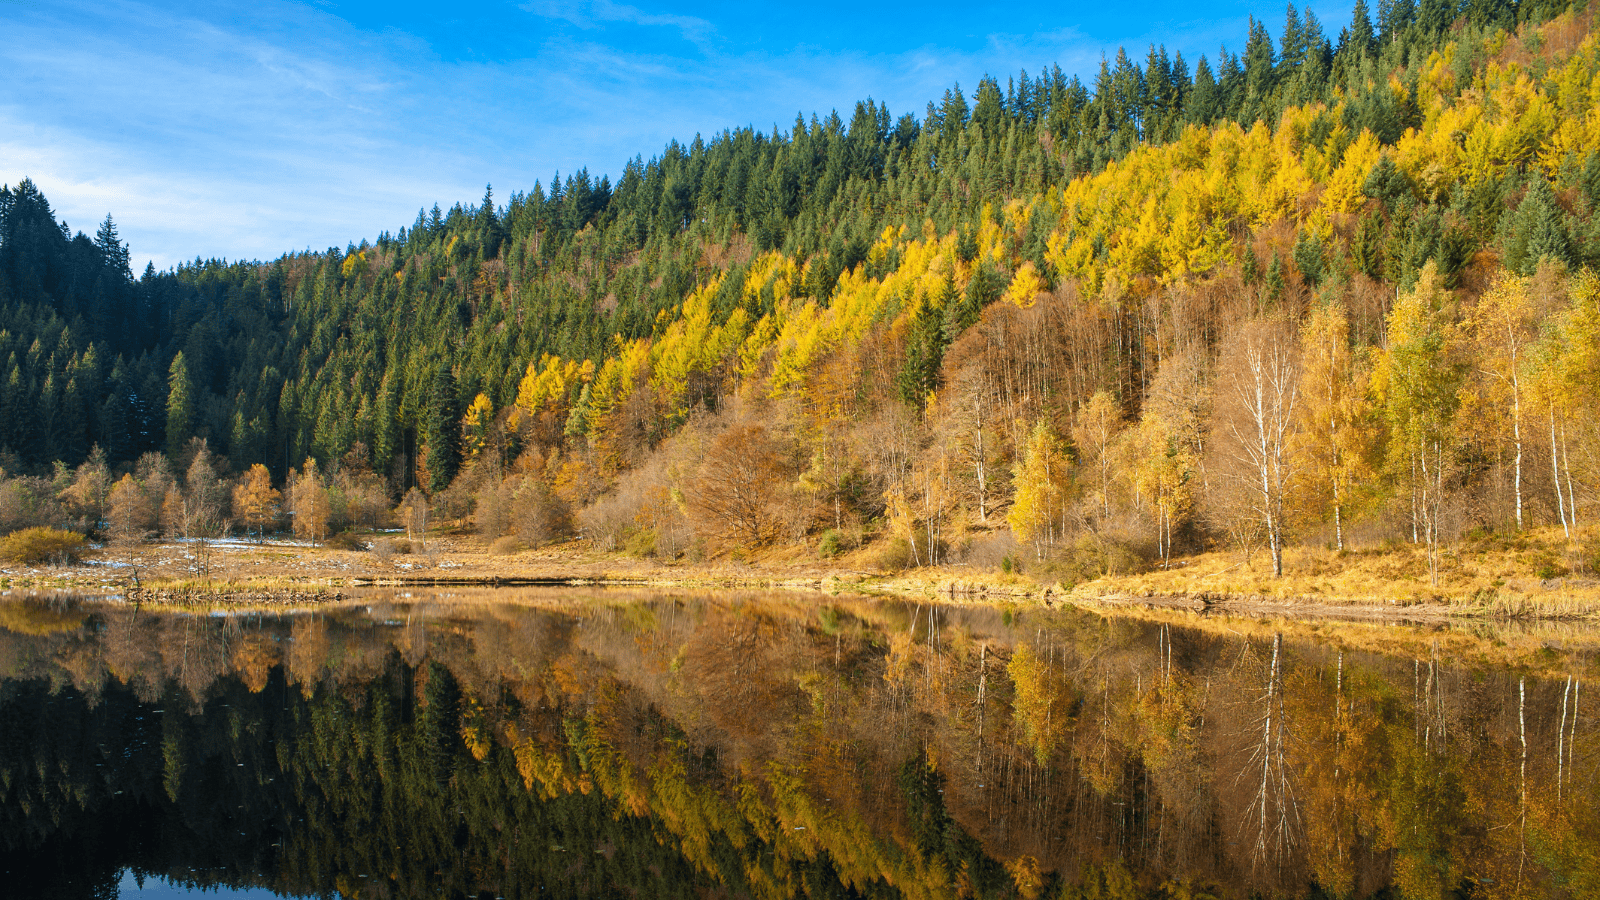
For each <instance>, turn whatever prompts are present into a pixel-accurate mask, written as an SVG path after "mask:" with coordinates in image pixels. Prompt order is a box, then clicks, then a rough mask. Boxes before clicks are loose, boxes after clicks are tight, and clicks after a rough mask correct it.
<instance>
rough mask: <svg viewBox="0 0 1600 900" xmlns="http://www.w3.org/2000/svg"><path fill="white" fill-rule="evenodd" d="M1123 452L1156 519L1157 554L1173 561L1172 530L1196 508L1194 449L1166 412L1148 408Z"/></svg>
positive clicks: (1135, 486) (1137, 492) (1139, 492)
mask: <svg viewBox="0 0 1600 900" xmlns="http://www.w3.org/2000/svg"><path fill="white" fill-rule="evenodd" d="M1124 452H1126V453H1127V454H1128V455H1127V457H1126V459H1127V462H1126V469H1125V471H1126V472H1127V473H1128V477H1129V480H1130V481H1131V482H1132V487H1133V490H1134V492H1135V495H1136V496H1137V497H1138V498H1139V499H1140V500H1141V501H1142V502H1143V503H1144V504H1146V505H1147V506H1148V507H1149V509H1150V511H1151V513H1152V515H1153V517H1154V519H1155V532H1156V551H1157V554H1158V555H1159V556H1160V558H1161V562H1162V564H1163V565H1170V564H1171V562H1172V533H1173V531H1174V530H1176V529H1177V528H1179V527H1180V526H1182V525H1183V524H1184V523H1185V522H1186V521H1187V520H1188V517H1189V513H1190V512H1191V511H1192V510H1193V508H1194V500H1195V496H1194V482H1193V479H1194V474H1195V466H1196V461H1195V457H1194V453H1193V452H1192V451H1191V450H1190V449H1189V447H1188V444H1187V443H1186V442H1185V441H1183V440H1181V439H1180V437H1179V434H1178V432H1177V430H1176V429H1174V428H1173V426H1172V424H1171V423H1170V422H1169V421H1168V420H1167V419H1166V418H1165V417H1164V416H1162V415H1161V414H1160V413H1158V412H1155V411H1154V410H1148V409H1147V410H1145V413H1144V415H1143V416H1142V417H1141V418H1140V420H1139V425H1138V427H1137V428H1136V429H1134V430H1133V432H1132V433H1131V434H1129V435H1127V436H1126V443H1125V444H1124Z"/></svg>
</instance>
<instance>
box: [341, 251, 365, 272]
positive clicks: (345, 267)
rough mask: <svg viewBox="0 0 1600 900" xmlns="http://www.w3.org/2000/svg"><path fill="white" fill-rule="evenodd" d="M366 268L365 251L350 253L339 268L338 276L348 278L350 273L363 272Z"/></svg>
mask: <svg viewBox="0 0 1600 900" xmlns="http://www.w3.org/2000/svg"><path fill="white" fill-rule="evenodd" d="M366 267H367V253H366V251H365V250H362V251H358V252H356V253H352V254H350V255H349V256H346V257H345V258H344V263H343V264H341V265H340V266H339V274H340V275H343V276H344V277H345V278H349V277H350V275H351V273H354V272H357V271H365V270H366Z"/></svg>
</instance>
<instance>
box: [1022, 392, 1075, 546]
mask: <svg viewBox="0 0 1600 900" xmlns="http://www.w3.org/2000/svg"><path fill="white" fill-rule="evenodd" d="M1070 479H1071V462H1070V460H1069V458H1068V456H1067V451H1066V448H1065V447H1063V446H1062V444H1061V440H1060V438H1058V437H1057V436H1056V434H1055V431H1054V430H1053V429H1051V427H1050V425H1049V423H1047V422H1045V421H1043V420H1040V421H1039V422H1038V423H1036V424H1035V425H1034V427H1033V434H1032V435H1031V436H1030V437H1029V439H1028V446H1027V449H1026V450H1025V451H1024V453H1023V457H1022V459H1021V461H1020V462H1019V464H1018V465H1017V467H1016V472H1015V476H1014V484H1015V486H1016V497H1015V500H1014V501H1013V502H1012V504H1011V511H1010V512H1009V513H1008V514H1007V515H1006V523H1007V524H1009V525H1010V526H1011V532H1012V534H1014V535H1016V538H1017V541H1018V542H1019V543H1030V542H1031V543H1032V544H1034V546H1035V549H1036V551H1039V549H1040V548H1042V547H1044V546H1049V545H1052V544H1054V543H1055V539H1056V537H1058V536H1059V534H1060V533H1061V532H1063V531H1064V529H1065V519H1066V502H1067V491H1068V488H1069V486H1070V484H1071V480H1070ZM1038 555H1042V552H1041V553H1039V554H1038Z"/></svg>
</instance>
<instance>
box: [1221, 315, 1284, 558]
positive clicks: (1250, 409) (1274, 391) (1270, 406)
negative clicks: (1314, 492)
mask: <svg viewBox="0 0 1600 900" xmlns="http://www.w3.org/2000/svg"><path fill="white" fill-rule="evenodd" d="M1219 369H1220V372H1219V376H1218V378H1219V382H1220V389H1219V391H1218V403H1217V407H1218V408H1217V412H1216V416H1217V422H1216V425H1215V426H1214V427H1216V428H1217V430H1218V431H1219V432H1220V434H1219V435H1218V437H1217V443H1218V445H1219V447H1220V448H1221V452H1222V453H1223V454H1224V455H1225V456H1226V457H1227V458H1228V459H1229V461H1230V462H1231V465H1229V466H1228V467H1227V469H1226V473H1227V475H1228V476H1229V478H1230V480H1232V481H1233V482H1235V484H1236V486H1237V488H1238V489H1239V490H1242V491H1243V492H1244V493H1245V494H1246V495H1247V496H1249V497H1250V498H1251V499H1250V501H1249V507H1250V508H1251V509H1252V510H1253V511H1254V513H1255V515H1256V517H1257V518H1258V519H1259V520H1260V522H1261V525H1262V528H1263V531H1264V533H1265V535H1266V538H1267V547H1268V550H1269V552H1270V553H1271V556H1272V574H1273V576H1274V577H1280V576H1282V575H1283V544H1284V519H1285V515H1286V512H1285V501H1286V500H1287V495H1288V488H1289V481H1290V476H1291V473H1292V462H1293V461H1292V459H1291V458H1290V455H1289V443H1290V440H1291V438H1292V436H1293V432H1294V428H1295V424H1296V419H1295V408H1296V405H1297V404H1298V402H1299V396H1300V394H1299V391H1300V352H1299V346H1298V342H1297V340H1296V335H1295V333H1294V330H1293V328H1292V327H1291V326H1290V325H1289V323H1288V322H1287V321H1284V320H1282V319H1259V320H1256V321H1254V322H1249V323H1246V324H1245V325H1244V326H1243V327H1241V328H1240V329H1239V330H1238V331H1236V332H1235V333H1234V335H1233V336H1232V337H1231V338H1230V340H1229V343H1228V347H1227V349H1225V350H1224V352H1223V358H1222V362H1221V363H1220V364H1219Z"/></svg>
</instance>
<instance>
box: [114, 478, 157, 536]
mask: <svg viewBox="0 0 1600 900" xmlns="http://www.w3.org/2000/svg"><path fill="white" fill-rule="evenodd" d="M108 518H109V520H110V521H109V525H110V532H111V538H112V540H115V541H117V542H119V543H133V542H136V541H138V540H140V539H141V538H143V537H144V536H145V535H146V534H148V533H150V532H151V531H152V530H154V529H155V527H156V519H157V516H156V510H155V508H154V506H153V505H152V504H151V502H150V498H149V497H148V496H146V494H145V491H144V489H143V488H142V487H140V486H139V484H138V482H136V481H134V480H133V475H132V474H124V475H123V476H122V478H121V479H119V480H118V481H117V483H116V484H115V485H113V486H112V488H111V494H110V512H109V514H108Z"/></svg>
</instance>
